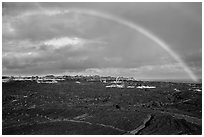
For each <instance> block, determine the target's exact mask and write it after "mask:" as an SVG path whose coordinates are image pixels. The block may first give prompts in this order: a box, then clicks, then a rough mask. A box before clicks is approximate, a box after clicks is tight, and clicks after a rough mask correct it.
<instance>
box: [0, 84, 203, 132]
mask: <svg viewBox="0 0 204 137" xmlns="http://www.w3.org/2000/svg"><path fill="white" fill-rule="evenodd" d="M126 84H127V85H135V86H140V85H148V86H156V88H155V89H137V88H134V89H118V88H105V86H106V85H107V83H106V84H105V83H101V82H85V81H84V82H83V81H82V82H81V83H80V84H78V83H75V82H71V81H64V82H60V83H56V84H37V83H35V82H10V83H3V93H2V96H3V97H2V103H3V104H2V109H3V110H2V114H3V115H2V116H3V120H2V125H3V127H2V133H3V134H18V135H20V134H27V135H29V134H43V135H46V134H77V135H80V134H82V135H85V134H95V135H97V134H99V135H103V134H109V135H111V134H113V135H117V134H146V135H147V134H163V135H167V134H174V135H175V134H201V131H202V119H201V118H202V117H201V116H202V92H200V91H199V90H202V89H201V88H202V85H201V84H194V83H192V84H189V83H172V82H171V83H170V82H142V81H139V82H129V83H126ZM198 89H199V90H198Z"/></svg>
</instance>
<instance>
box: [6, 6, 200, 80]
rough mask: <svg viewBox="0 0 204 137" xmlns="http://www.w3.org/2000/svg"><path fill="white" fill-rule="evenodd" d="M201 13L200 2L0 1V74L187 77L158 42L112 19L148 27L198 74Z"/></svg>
mask: <svg viewBox="0 0 204 137" xmlns="http://www.w3.org/2000/svg"><path fill="white" fill-rule="evenodd" d="M201 13H202V5H201V3H3V17H2V28H3V30H2V37H3V39H2V71H3V75H46V74H62V75H64V74H67V75H75V74H84V75H94V74H98V75H104V76H107V75H112V76H128V77H129V76H133V77H135V78H136V79H190V77H189V75H188V74H187V73H186V72H185V71H184V68H182V67H181V65H180V64H179V62H178V61H176V60H175V59H174V58H173V57H172V56H171V55H170V54H169V53H168V52H167V51H165V50H164V49H163V48H161V46H159V45H158V43H156V42H154V41H153V40H152V39H151V38H149V37H147V36H145V35H143V34H142V33H141V32H139V31H136V30H134V29H132V28H131V27H128V26H127V25H124V24H123V23H121V22H118V21H117V20H114V19H109V18H110V17H113V18H117V19H120V20H122V21H126V22H131V23H133V24H135V25H138V26H141V27H142V28H143V29H145V30H147V31H148V32H151V33H152V34H153V35H154V36H155V37H157V38H158V39H160V40H162V41H163V42H165V43H166V44H167V45H168V46H169V48H170V49H171V50H172V51H173V52H174V53H175V54H177V55H178V56H179V58H181V59H182V60H183V61H184V62H185V63H186V65H188V67H189V69H190V70H191V71H192V72H193V73H194V75H196V77H198V78H201V75H202V15H201ZM104 16H107V17H108V18H106V17H104Z"/></svg>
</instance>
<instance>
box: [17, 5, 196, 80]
mask: <svg viewBox="0 0 204 137" xmlns="http://www.w3.org/2000/svg"><path fill="white" fill-rule="evenodd" d="M66 13H79V14H85V15H90V16H95V17H99V18H103V19H107V20H110V21H114V22H116V23H119V24H122V25H124V26H126V27H129V28H130V29H133V30H135V31H137V32H140V33H141V34H143V35H144V36H146V37H148V38H149V39H150V40H152V41H153V42H155V43H156V44H157V45H158V46H160V47H161V48H162V49H164V50H165V51H166V52H167V53H168V54H169V55H170V56H171V57H173V59H174V60H175V61H177V62H178V63H179V65H180V66H181V67H182V68H183V69H184V71H185V72H186V73H187V74H188V76H189V77H190V78H191V79H192V80H193V81H198V78H197V77H196V75H195V74H194V73H193V72H192V71H191V69H190V68H189V66H188V65H187V64H186V63H185V62H184V61H183V60H182V59H181V58H180V57H179V55H178V54H176V53H175V52H174V51H173V50H172V49H171V48H170V45H168V44H167V43H165V42H164V41H163V40H161V39H160V38H158V37H157V36H156V35H155V34H153V33H151V32H150V31H148V30H146V29H145V28H143V27H141V26H140V25H138V24H136V23H133V22H131V21H128V20H125V19H122V18H120V17H117V16H115V15H111V14H107V13H105V12H100V11H96V10H90V9H76V8H74V9H66V10H47V9H44V8H42V7H41V11H37V12H31V13H27V14H26V13H24V14H22V15H21V16H18V17H23V16H30V15H34V14H46V15H49V16H52V15H58V14H66ZM18 17H17V18H18Z"/></svg>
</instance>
